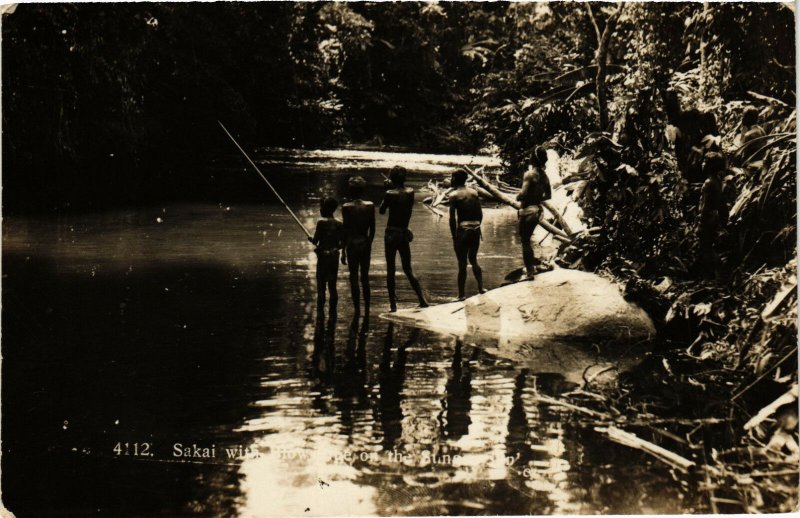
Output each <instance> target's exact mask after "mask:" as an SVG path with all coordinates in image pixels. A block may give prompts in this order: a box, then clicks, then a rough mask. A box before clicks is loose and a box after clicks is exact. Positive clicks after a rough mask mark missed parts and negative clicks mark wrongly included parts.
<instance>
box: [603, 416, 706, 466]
mask: <svg viewBox="0 0 800 518" xmlns="http://www.w3.org/2000/svg"><path fill="white" fill-rule="evenodd" d="M595 431H598V432H600V433H604V434H605V435H606V436H607V437H608V438H609V439H611V440H612V441H614V442H616V443H619V444H622V445H623V446H628V447H630V448H635V449H637V450H642V451H643V452H645V453H648V454H650V455H652V456H653V457H655V458H657V459H658V460H660V461H662V462H664V463H666V464H669V465H670V466H672V467H674V468H678V469H680V470H681V471H689V469H690V468H693V467H695V463H694V461H691V460H689V459H687V458H686V457H681V456H680V455H678V454H677V453H673V452H671V451H669V450H667V449H665V448H662V447H661V446H658V445H656V444H653V443H651V442H648V441H645V440H644V439H642V438H640V437H637V436H636V435H634V434H632V433H630V432H626V431H625V430H621V429H619V428H617V427H616V426H609V427H601V426H596V427H595Z"/></svg>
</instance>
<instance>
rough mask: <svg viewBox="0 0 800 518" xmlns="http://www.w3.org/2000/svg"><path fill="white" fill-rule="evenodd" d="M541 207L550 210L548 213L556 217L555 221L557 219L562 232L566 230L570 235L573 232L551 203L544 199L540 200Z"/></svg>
mask: <svg viewBox="0 0 800 518" xmlns="http://www.w3.org/2000/svg"><path fill="white" fill-rule="evenodd" d="M542 207H544V208H545V209H547V210H549V211H550V214H552V215H553V217H554V218H555V219H556V221H558V224H559V225H561V228H563V229H564V232H566V233H567V234H568V235H570V236H571V235H572V234H574V232H573V231H572V229H571V228H570V226H569V224H568V223H567V220H566V219H564V216H562V215H561V213H560V212H558V209H556V208H555V207H554V206H553V204H552V203H550V202H549V201H547V200H545V201H543V202H542Z"/></svg>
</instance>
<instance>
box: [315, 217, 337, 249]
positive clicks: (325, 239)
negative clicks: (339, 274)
mask: <svg viewBox="0 0 800 518" xmlns="http://www.w3.org/2000/svg"><path fill="white" fill-rule="evenodd" d="M343 241H344V226H343V225H342V222H341V221H339V220H338V219H336V218H333V217H329V218H321V219H320V220H319V221H317V229H316V231H315V232H314V238H313V242H314V244H315V245H317V248H318V249H320V250H326V251H327V250H338V249H340V248H342V242H343Z"/></svg>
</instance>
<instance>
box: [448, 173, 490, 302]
mask: <svg viewBox="0 0 800 518" xmlns="http://www.w3.org/2000/svg"><path fill="white" fill-rule="evenodd" d="M466 183H467V172H466V171H465V170H463V169H457V170H456V171H455V172H453V174H452V175H451V177H450V186H451V187H452V188H453V189H454V191H452V192H451V193H450V235H451V236H452V237H453V248H454V249H455V251H456V259H458V300H464V298H465V297H464V287H465V284H466V282H467V261H468V260H469V263H470V264H471V265H472V274H473V275H475V280H476V281H478V293H484V289H483V272H482V271H481V267H480V266H478V248H480V246H481V222H482V221H483V210H482V209H481V201H480V199H479V198H478V192H477V191H476V190H475V189H470V188H469V187H467V186H466Z"/></svg>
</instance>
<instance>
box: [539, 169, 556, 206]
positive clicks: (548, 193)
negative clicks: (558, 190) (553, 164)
mask: <svg viewBox="0 0 800 518" xmlns="http://www.w3.org/2000/svg"><path fill="white" fill-rule="evenodd" d="M540 174H541V175H542V178H541V179H542V186H543V187H544V199H545V200H549V199H550V198H551V197H552V196H553V188H552V186H551V185H550V178H548V177H547V173H545V172H544V171H542V172H541V173H540Z"/></svg>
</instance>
